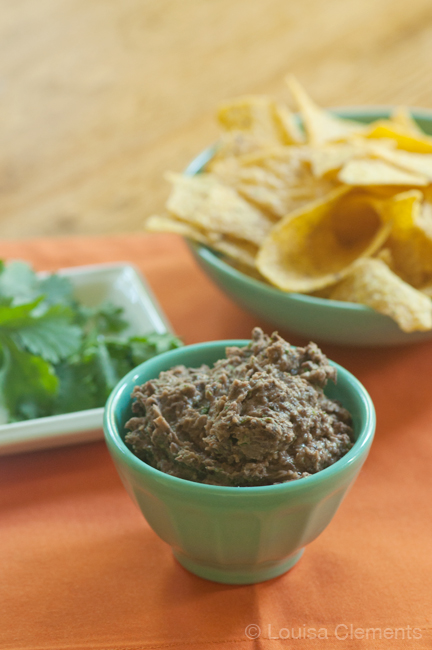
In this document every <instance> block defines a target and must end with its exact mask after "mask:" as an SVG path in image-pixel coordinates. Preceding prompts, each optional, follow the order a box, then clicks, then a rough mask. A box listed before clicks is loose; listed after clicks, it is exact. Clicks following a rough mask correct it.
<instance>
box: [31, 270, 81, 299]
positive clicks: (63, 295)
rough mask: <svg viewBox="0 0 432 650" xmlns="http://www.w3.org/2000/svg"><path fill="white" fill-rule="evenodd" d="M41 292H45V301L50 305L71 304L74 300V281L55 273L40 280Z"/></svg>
mask: <svg viewBox="0 0 432 650" xmlns="http://www.w3.org/2000/svg"><path fill="white" fill-rule="evenodd" d="M39 292H40V293H41V294H43V296H44V300H45V302H47V303H48V304H49V305H58V304H66V305H71V304H72V302H73V286H72V282H71V281H70V280H68V278H63V277H62V276H60V275H55V274H53V275H49V276H48V277H47V278H44V279H43V280H40V281H39Z"/></svg>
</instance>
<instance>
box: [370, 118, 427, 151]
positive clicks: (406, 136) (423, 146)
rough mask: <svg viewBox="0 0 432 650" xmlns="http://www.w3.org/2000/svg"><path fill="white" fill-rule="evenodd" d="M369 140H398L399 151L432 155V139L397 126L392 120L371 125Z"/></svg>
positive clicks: (379, 121) (378, 121)
mask: <svg viewBox="0 0 432 650" xmlns="http://www.w3.org/2000/svg"><path fill="white" fill-rule="evenodd" d="M365 137H367V138H373V139H376V138H386V139H391V140H396V142H397V146H398V149H404V150H405V151H412V152H414V153H432V138H431V137H429V136H427V135H421V134H418V135H417V134H414V133H413V132H412V129H411V128H409V127H408V128H407V127H406V126H401V125H399V124H395V123H394V122H391V121H390V120H377V121H376V122H372V124H370V125H369V129H368V131H367V133H366V134H365Z"/></svg>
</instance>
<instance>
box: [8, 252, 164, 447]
mask: <svg viewBox="0 0 432 650" xmlns="http://www.w3.org/2000/svg"><path fill="white" fill-rule="evenodd" d="M57 274H58V275H62V276H64V277H67V278H69V280H70V281H71V282H72V284H73V287H74V296H75V297H76V298H77V299H78V300H79V301H80V302H82V303H83V304H84V305H87V306H89V307H95V306H97V305H99V304H100V303H101V302H103V301H105V300H109V301H110V302H112V303H113V304H114V305H116V306H118V307H123V309H124V317H125V320H127V321H128V323H130V326H129V328H128V329H127V330H125V334H127V335H134V336H142V335H145V334H150V333H151V332H158V333H159V334H164V333H165V332H172V329H171V326H170V325H169V323H168V321H167V319H166V317H165V315H164V313H163V312H162V310H161V308H160V307H159V305H158V303H157V301H156V299H155V297H154V296H153V294H152V292H151V290H150V289H149V287H148V285H147V283H146V281H145V280H144V278H143V276H142V275H141V273H140V272H139V271H138V270H137V269H136V268H135V267H133V266H131V265H130V264H123V263H119V264H95V265H92V266H78V267H76V268H70V269H60V270H59V271H57ZM38 275H39V276H40V277H46V276H47V275H49V274H48V273H39V274H38ZM102 418H103V408H97V409H89V410H87V411H77V412H75V413H66V414H64V415H52V416H50V417H46V418H38V419H36V420H26V421H24V422H14V423H13V424H2V425H0V455H6V454H15V453H19V452H23V451H32V450H34V449H43V448H48V447H61V446H64V445H72V444H76V443H79V442H89V441H91V440H98V439H100V438H102V437H103V431H102Z"/></svg>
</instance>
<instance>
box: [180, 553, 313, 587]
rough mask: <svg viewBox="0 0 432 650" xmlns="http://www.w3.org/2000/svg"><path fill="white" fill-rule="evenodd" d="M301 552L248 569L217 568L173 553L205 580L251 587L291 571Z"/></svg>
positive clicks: (239, 566)
mask: <svg viewBox="0 0 432 650" xmlns="http://www.w3.org/2000/svg"><path fill="white" fill-rule="evenodd" d="M303 552H304V549H303V548H302V549H301V550H300V551H298V552H297V553H293V555H290V556H289V557H287V558H285V559H284V560H279V561H278V562H265V563H263V565H262V566H259V565H256V564H254V565H253V566H249V567H248V566H245V565H242V564H233V565H232V566H224V567H218V566H211V565H209V564H205V563H204V562H197V561H196V560H193V559H192V558H190V557H188V556H187V555H184V554H183V553H179V552H178V551H173V553H174V557H175V558H176V560H178V561H179V562H180V564H181V565H182V567H184V568H185V569H187V570H188V571H190V572H191V573H194V574H195V575H197V576H199V577H200V578H205V579H206V580H212V581H213V582H222V583H224V584H229V585H251V584H255V583H257V582H264V581H265V580H271V579H272V578H277V577H278V576H281V575H283V574H284V573H286V572H287V571H289V570H290V569H292V568H293V566H294V565H295V564H297V562H298V561H299V559H300V558H301V556H302V555H303Z"/></svg>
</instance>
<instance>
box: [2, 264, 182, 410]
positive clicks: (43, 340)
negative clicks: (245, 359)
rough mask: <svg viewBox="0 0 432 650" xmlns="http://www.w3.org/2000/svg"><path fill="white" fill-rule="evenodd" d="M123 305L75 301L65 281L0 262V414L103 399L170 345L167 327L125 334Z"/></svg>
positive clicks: (175, 343)
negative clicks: (163, 331)
mask: <svg viewBox="0 0 432 650" xmlns="http://www.w3.org/2000/svg"><path fill="white" fill-rule="evenodd" d="M127 326H128V323H127V321H125V319H124V316H123V310H122V308H121V307H117V306H115V305H112V304H111V303H108V302H105V303H103V304H101V305H99V306H97V307H95V308H90V307H87V306H84V305H83V304H81V303H79V302H78V301H77V300H75V298H74V296H73V287H72V284H71V282H70V281H69V280H68V279H67V278H64V277H61V276H58V275H55V274H53V275H50V276H48V277H46V278H44V279H40V278H38V276H37V275H36V274H35V273H34V271H33V270H32V269H31V267H30V266H29V265H28V264H26V263H24V262H18V261H16V262H11V263H10V264H8V265H7V266H6V265H5V264H4V263H3V262H1V261H0V413H2V414H4V415H5V417H4V418H3V419H4V421H8V422H15V421H19V420H27V419H32V418H38V417H43V416H47V415H56V414H60V413H70V412H73V411H81V410H85V409H90V408H96V407H99V406H103V405H104V403H105V401H106V399H107V397H108V395H109V393H110V391H111V390H112V388H113V387H114V386H115V384H116V383H117V382H118V380H119V379H120V378H121V377H122V376H123V375H125V374H126V373H127V372H129V370H131V369H132V368H134V367H135V366H137V365H138V364H140V363H142V362H143V361H146V360H147V359H150V358H151V357H153V356H155V355H157V354H160V353H161V352H165V351H167V350H171V349H174V348H176V347H179V346H180V345H181V341H179V339H177V338H176V337H175V336H173V335H172V334H157V333H152V334H149V335H147V336H132V337H130V336H129V337H128V336H125V335H124V331H125V330H126V328H127Z"/></svg>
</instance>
